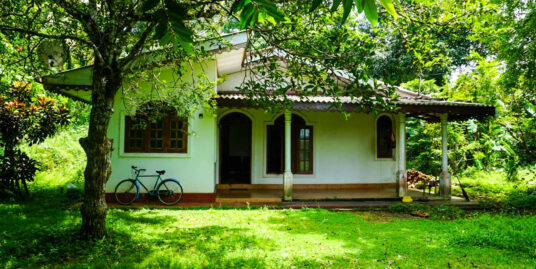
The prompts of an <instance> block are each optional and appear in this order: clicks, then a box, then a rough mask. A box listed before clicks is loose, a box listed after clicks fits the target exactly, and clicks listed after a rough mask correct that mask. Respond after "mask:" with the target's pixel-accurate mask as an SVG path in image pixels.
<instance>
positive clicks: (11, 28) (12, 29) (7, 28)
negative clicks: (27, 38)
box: [0, 25, 93, 46]
mask: <svg viewBox="0 0 536 269" xmlns="http://www.w3.org/2000/svg"><path fill="white" fill-rule="evenodd" d="M0 31H10V32H18V33H23V34H28V35H32V36H39V37H44V38H50V39H60V40H65V39H70V40H74V41H79V42H82V43H85V44H87V45H90V46H93V43H91V42H90V41H88V40H85V39H83V38H81V37H78V36H73V35H51V34H45V33H40V32H37V31H32V30H28V29H23V28H19V27H14V26H10V25H0Z"/></svg>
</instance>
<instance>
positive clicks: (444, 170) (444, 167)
mask: <svg viewBox="0 0 536 269" xmlns="http://www.w3.org/2000/svg"><path fill="white" fill-rule="evenodd" d="M447 117H448V116H447V114H446V113H444V114H441V175H440V177H439V194H440V195H441V196H442V197H443V198H447V199H450V188H451V183H450V173H449V171H448V170H449V159H448V155H447Z"/></svg>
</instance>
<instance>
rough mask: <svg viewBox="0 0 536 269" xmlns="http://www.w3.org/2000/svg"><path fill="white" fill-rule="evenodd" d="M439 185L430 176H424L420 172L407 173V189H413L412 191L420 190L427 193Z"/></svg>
mask: <svg viewBox="0 0 536 269" xmlns="http://www.w3.org/2000/svg"><path fill="white" fill-rule="evenodd" d="M438 184H439V180H437V179H436V178H435V177H434V176H432V175H426V174H424V173H422V172H421V171H418V170H415V169H411V170H409V171H408V187H409V188H414V189H420V190H426V189H428V192H430V191H431V190H432V188H434V187H436V186H437V185H438Z"/></svg>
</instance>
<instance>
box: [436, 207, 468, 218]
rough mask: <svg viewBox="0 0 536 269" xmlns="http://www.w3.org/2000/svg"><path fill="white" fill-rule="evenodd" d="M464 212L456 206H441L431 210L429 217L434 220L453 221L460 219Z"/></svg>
mask: <svg viewBox="0 0 536 269" xmlns="http://www.w3.org/2000/svg"><path fill="white" fill-rule="evenodd" d="M464 215H465V212H464V211H463V210H461V209H460V208H459V207H456V206H448V205H441V206H437V207H434V208H432V211H431V212H430V217H431V218H432V219H435V220H453V219H458V218H461V217H463V216H464Z"/></svg>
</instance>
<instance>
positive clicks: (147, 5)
mask: <svg viewBox="0 0 536 269" xmlns="http://www.w3.org/2000/svg"><path fill="white" fill-rule="evenodd" d="M158 3H160V0H146V1H145V2H143V4H142V5H141V11H143V12H147V11H149V10H151V9H153V8H155V7H156V5H158Z"/></svg>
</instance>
